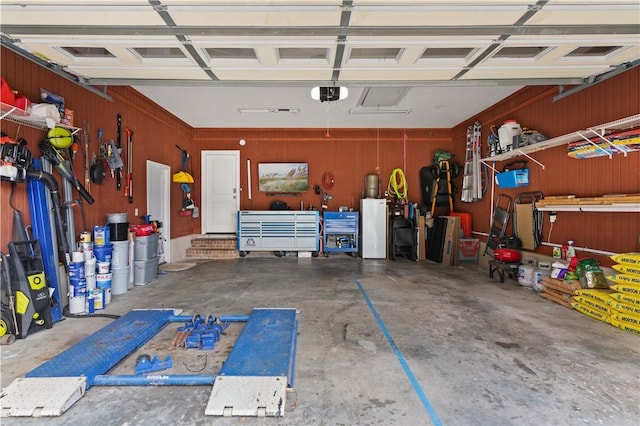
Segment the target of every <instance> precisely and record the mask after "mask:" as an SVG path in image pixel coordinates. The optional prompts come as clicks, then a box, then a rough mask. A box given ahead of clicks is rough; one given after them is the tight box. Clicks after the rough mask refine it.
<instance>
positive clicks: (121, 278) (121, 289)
mask: <svg viewBox="0 0 640 426" xmlns="http://www.w3.org/2000/svg"><path fill="white" fill-rule="evenodd" d="M111 275H112V278H111V294H113V295H114V296H115V295H118V294H125V293H126V292H127V290H128V289H129V268H123V269H114V270H113V272H112V273H111Z"/></svg>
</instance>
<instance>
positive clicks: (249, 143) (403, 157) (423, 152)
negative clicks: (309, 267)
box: [194, 129, 453, 210]
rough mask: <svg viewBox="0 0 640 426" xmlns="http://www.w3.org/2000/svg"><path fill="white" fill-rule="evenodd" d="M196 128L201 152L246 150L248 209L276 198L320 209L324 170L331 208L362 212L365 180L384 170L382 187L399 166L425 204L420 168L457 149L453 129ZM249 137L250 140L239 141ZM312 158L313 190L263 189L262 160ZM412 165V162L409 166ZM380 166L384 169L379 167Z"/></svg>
mask: <svg viewBox="0 0 640 426" xmlns="http://www.w3.org/2000/svg"><path fill="white" fill-rule="evenodd" d="M329 134H330V137H327V136H326V129H196V130H195V136H194V142H195V148H196V150H197V151H201V150H225V149H237V150H240V158H241V160H240V175H241V177H240V179H241V185H242V187H243V191H242V193H241V195H242V196H241V203H240V205H241V208H242V209H254V210H260V209H268V208H269V204H270V203H271V202H273V201H274V199H278V200H282V201H284V202H286V203H287V204H288V205H289V206H290V207H291V208H293V209H299V208H300V207H301V203H302V204H303V205H304V208H307V207H308V206H309V205H310V204H311V205H313V206H314V207H315V208H319V207H320V205H321V203H322V200H321V197H320V196H319V195H316V194H315V192H314V191H313V189H312V188H313V186H314V185H316V184H318V185H321V186H322V176H323V174H325V173H327V174H331V175H333V177H334V180H335V182H334V186H333V188H331V189H329V190H325V192H327V193H329V194H331V195H332V196H333V199H332V200H330V201H329V202H328V207H329V209H330V210H337V209H338V207H340V206H347V207H349V208H353V209H355V210H359V205H360V201H359V200H360V198H362V195H363V188H364V179H365V176H366V175H368V174H379V175H380V177H381V185H380V186H381V191H382V192H384V190H385V189H386V188H387V184H388V181H389V176H390V174H391V172H392V171H393V170H394V169H395V168H402V169H403V170H406V171H407V172H406V173H405V178H406V180H407V187H408V193H409V198H410V200H413V201H416V202H420V197H421V195H420V183H419V176H418V171H419V170H420V168H421V167H423V166H425V165H428V164H429V163H430V162H431V159H432V157H433V153H434V151H435V150H437V149H444V150H449V151H450V150H452V149H453V146H452V144H451V131H450V130H448V129H420V130H416V129H407V130H406V133H405V131H404V130H403V129H380V130H378V129H331V130H330V132H329ZM240 139H244V140H245V141H246V144H245V145H244V146H240V145H239V143H238V142H239V140H240ZM247 160H251V161H250V164H251V176H252V188H251V189H252V190H251V192H252V199H251V200H249V199H248V192H249V191H247ZM298 161H300V162H308V163H309V186H310V188H309V191H308V192H306V193H303V194H302V196H300V197H278V196H276V197H269V196H267V195H266V193H261V192H259V191H258V182H257V178H256V177H257V175H258V174H257V168H258V163H261V162H298ZM405 163H406V166H405ZM378 169H379V170H378Z"/></svg>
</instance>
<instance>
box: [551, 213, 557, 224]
mask: <svg viewBox="0 0 640 426" xmlns="http://www.w3.org/2000/svg"><path fill="white" fill-rule="evenodd" d="M556 219H557V215H556V212H551V213H549V221H550V222H551V223H554V222H555V221H556Z"/></svg>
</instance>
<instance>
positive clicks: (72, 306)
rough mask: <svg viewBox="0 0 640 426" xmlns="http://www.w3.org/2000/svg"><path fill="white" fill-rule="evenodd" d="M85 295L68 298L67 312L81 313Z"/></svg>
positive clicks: (83, 307) (83, 308)
mask: <svg viewBox="0 0 640 426" xmlns="http://www.w3.org/2000/svg"><path fill="white" fill-rule="evenodd" d="M85 301H86V297H85V296H76V297H70V298H69V313H70V314H81V313H83V312H85Z"/></svg>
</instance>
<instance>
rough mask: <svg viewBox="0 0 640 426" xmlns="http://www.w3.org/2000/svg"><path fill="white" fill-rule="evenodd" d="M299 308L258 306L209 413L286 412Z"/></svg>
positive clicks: (223, 374)
mask: <svg viewBox="0 0 640 426" xmlns="http://www.w3.org/2000/svg"><path fill="white" fill-rule="evenodd" d="M296 314H297V312H296V310H295V309H254V310H253V312H252V313H251V315H250V316H249V320H248V321H247V324H246V325H245V326H244V328H243V329H242V332H241V333H240V335H239V336H238V340H237V341H236V344H235V345H234V346H233V349H232V350H231V353H230V354H229V356H228V357H227V360H226V361H225V363H224V365H223V367H222V368H221V369H220V374H219V375H218V378H217V379H216V381H215V383H214V385H213V389H212V390H211V395H210V396H209V402H208V403H207V408H206V409H205V412H204V413H205V414H206V415H213V416H258V417H264V416H283V415H284V413H285V411H286V404H287V403H286V401H287V392H288V390H290V389H291V388H293V375H294V370H295V356H296V342H297V335H298V322H297V319H296Z"/></svg>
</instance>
